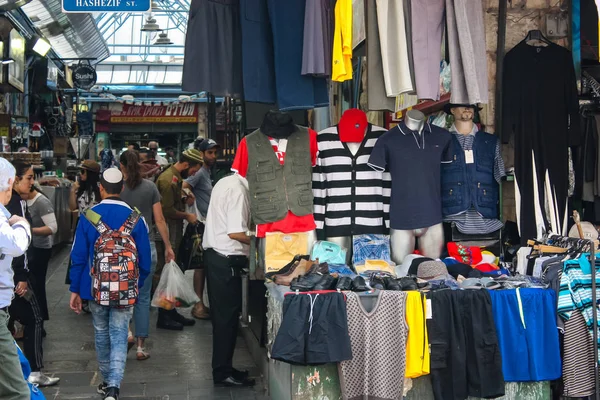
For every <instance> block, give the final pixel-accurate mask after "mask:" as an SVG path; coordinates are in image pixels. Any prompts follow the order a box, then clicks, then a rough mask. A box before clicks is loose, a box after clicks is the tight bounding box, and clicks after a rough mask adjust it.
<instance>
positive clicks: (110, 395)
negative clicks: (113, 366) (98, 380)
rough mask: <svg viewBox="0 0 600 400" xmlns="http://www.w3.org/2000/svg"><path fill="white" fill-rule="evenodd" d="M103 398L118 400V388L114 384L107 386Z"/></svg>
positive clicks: (105, 399)
mask: <svg viewBox="0 0 600 400" xmlns="http://www.w3.org/2000/svg"><path fill="white" fill-rule="evenodd" d="M104 400H119V389H117V388H116V387H114V386H111V387H109V388H107V389H106V394H105V395H104Z"/></svg>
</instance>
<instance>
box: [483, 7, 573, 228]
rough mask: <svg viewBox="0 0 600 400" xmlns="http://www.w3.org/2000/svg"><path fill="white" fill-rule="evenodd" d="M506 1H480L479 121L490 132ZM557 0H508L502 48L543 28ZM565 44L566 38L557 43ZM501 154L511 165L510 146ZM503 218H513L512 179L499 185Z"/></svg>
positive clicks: (511, 153)
mask: <svg viewBox="0 0 600 400" xmlns="http://www.w3.org/2000/svg"><path fill="white" fill-rule="evenodd" d="M500 1H508V0H483V7H484V18H485V26H486V48H487V59H488V78H489V92H490V95H489V98H490V102H489V104H488V105H487V106H485V107H484V110H483V111H482V112H481V118H482V122H483V124H484V125H485V127H486V130H487V131H488V132H494V131H495V127H494V122H495V121H494V119H495V102H496V49H497V41H498V4H499V2H500ZM558 5H559V1H557V0H512V1H511V2H509V3H508V10H507V17H506V42H505V51H506V52H508V51H509V50H510V49H512V48H513V47H514V46H515V45H516V44H517V43H519V42H520V41H521V40H523V38H524V37H525V35H527V32H528V31H529V30H532V29H540V30H542V32H543V31H544V24H545V15H546V14H547V13H548V12H551V11H558ZM557 43H558V44H560V45H563V46H566V45H567V42H566V40H561V41H558V42H557ZM502 154H503V158H504V161H505V163H506V167H507V168H509V167H512V166H513V165H514V147H513V145H512V144H508V145H504V146H503V149H502ZM502 189H503V219H504V220H510V221H516V211H515V193H514V185H513V183H512V182H505V183H504V184H503V187H502Z"/></svg>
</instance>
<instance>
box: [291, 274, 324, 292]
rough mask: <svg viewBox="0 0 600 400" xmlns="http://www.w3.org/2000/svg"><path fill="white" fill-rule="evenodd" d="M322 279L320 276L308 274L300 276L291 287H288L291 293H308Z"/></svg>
mask: <svg viewBox="0 0 600 400" xmlns="http://www.w3.org/2000/svg"><path fill="white" fill-rule="evenodd" d="M322 277H323V275H321V274H309V275H304V276H301V277H299V278H298V280H297V281H296V282H295V283H294V285H293V286H290V289H291V290H293V291H296V290H299V291H301V292H310V291H311V290H313V288H314V287H315V285H316V284H317V282H319V281H320V280H321V278H322Z"/></svg>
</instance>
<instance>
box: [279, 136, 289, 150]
mask: <svg viewBox="0 0 600 400" xmlns="http://www.w3.org/2000/svg"><path fill="white" fill-rule="evenodd" d="M287 142H288V141H287V139H281V140H280V141H279V146H278V147H277V149H278V150H279V151H280V152H282V153H285V150H286V149H287Z"/></svg>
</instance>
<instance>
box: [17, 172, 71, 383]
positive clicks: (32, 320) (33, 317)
mask: <svg viewBox="0 0 600 400" xmlns="http://www.w3.org/2000/svg"><path fill="white" fill-rule="evenodd" d="M13 166H14V167H15V170H16V178H15V183H14V185H13V193H12V197H11V199H10V202H9V203H8V204H7V205H6V209H7V210H8V211H9V212H10V213H11V214H12V215H18V216H19V217H25V218H27V220H28V221H29V223H30V224H31V217H30V216H29V213H28V212H27V203H26V201H25V200H23V198H22V197H21V195H20V193H23V194H24V195H25V196H28V195H29V194H30V192H31V188H32V187H33V176H34V174H33V168H32V167H31V164H26V163H23V162H21V161H14V162H13ZM34 240H35V238H34ZM12 267H13V271H14V282H15V294H16V296H15V297H14V298H13V301H12V303H11V305H10V308H9V313H10V316H11V320H16V321H19V322H20V323H21V325H23V326H24V332H23V345H24V346H23V352H24V354H25V357H27V361H29V364H30V366H31V374H30V375H29V382H31V383H32V384H35V385H38V386H40V387H45V386H53V385H56V384H57V383H58V382H59V381H60V378H57V377H49V376H47V375H45V374H44V373H43V372H42V368H43V367H44V366H43V359H44V351H43V347H42V346H43V344H42V338H43V336H44V326H43V324H44V319H43V317H42V312H41V308H40V306H39V303H38V300H37V297H36V295H35V293H34V289H33V288H34V285H33V284H32V282H31V279H30V271H29V268H28V259H27V256H26V255H22V256H20V257H16V258H14V259H13V261H12Z"/></svg>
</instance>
